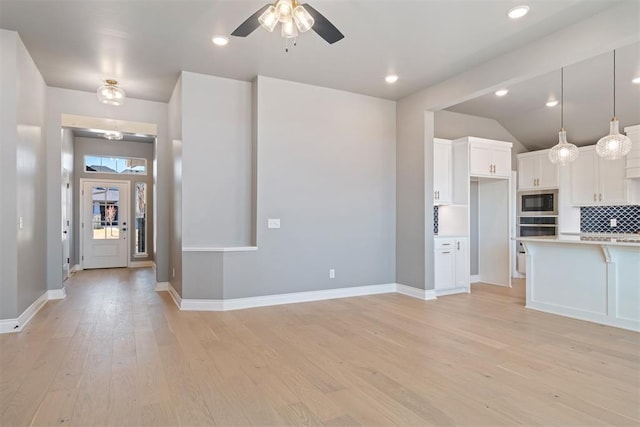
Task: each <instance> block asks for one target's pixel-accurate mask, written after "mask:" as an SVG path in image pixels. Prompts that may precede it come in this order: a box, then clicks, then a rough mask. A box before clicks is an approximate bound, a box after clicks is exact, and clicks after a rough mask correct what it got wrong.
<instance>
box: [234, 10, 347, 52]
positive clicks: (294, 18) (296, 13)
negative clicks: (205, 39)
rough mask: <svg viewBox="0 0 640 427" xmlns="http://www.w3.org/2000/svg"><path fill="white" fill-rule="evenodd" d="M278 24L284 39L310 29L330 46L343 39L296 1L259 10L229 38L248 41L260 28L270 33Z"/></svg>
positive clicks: (315, 14)
mask: <svg viewBox="0 0 640 427" xmlns="http://www.w3.org/2000/svg"><path fill="white" fill-rule="evenodd" d="M278 23H282V30H281V35H282V37H284V38H286V39H290V38H296V37H298V34H299V33H304V32H306V31H309V30H311V29H312V30H313V31H315V32H316V33H317V34H318V35H319V36H320V37H322V38H323V39H325V40H326V41H327V43H329V44H333V43H335V42H337V41H339V40H342V39H343V38H344V35H343V34H342V33H341V32H340V30H338V29H337V28H336V27H335V25H333V24H332V23H331V22H329V20H328V19H327V18H325V17H324V16H323V15H322V14H321V13H320V12H318V11H317V10H315V9H314V8H313V7H311V6H310V5H309V4H307V3H305V4H300V3H298V1H297V0H277V1H276V2H275V3H274V4H268V5H266V6H264V7H262V8H260V10H258V11H257V12H256V13H254V14H253V15H251V16H250V17H249V18H248V19H247V20H246V21H244V22H243V23H242V24H240V26H239V27H238V28H236V29H235V30H234V31H233V33H231V35H232V36H236V37H247V36H248V35H249V34H251V33H252V32H254V31H255V30H256V29H257V28H258V27H260V26H262V27H263V28H264V29H266V30H267V31H269V32H273V30H274V29H275V27H276V26H277V25H278Z"/></svg>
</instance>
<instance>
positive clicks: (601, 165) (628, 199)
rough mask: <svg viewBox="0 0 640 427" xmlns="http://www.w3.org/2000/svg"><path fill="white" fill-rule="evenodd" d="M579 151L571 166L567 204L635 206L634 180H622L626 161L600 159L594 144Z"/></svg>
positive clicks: (638, 193) (637, 193)
mask: <svg viewBox="0 0 640 427" xmlns="http://www.w3.org/2000/svg"><path fill="white" fill-rule="evenodd" d="M579 150H580V154H579V155H578V158H577V159H576V160H575V161H574V162H573V163H571V204H573V205H574V206H602V205H604V206H615V205H626V204H635V203H638V201H639V200H640V188H639V187H638V180H631V179H626V167H625V165H626V161H627V159H626V158H622V159H618V160H607V159H603V158H601V157H600V156H598V153H596V148H595V146H594V145H591V146H588V147H581V148H580V149H579Z"/></svg>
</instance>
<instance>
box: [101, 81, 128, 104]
mask: <svg viewBox="0 0 640 427" xmlns="http://www.w3.org/2000/svg"><path fill="white" fill-rule="evenodd" d="M97 93H98V100H99V101H100V102H102V103H103V104H108V105H122V104H123V103H124V98H125V96H126V95H125V93H124V90H122V89H121V88H120V87H118V82H117V81H116V80H111V79H107V80H105V81H104V85H102V86H100V87H99V88H98V92H97Z"/></svg>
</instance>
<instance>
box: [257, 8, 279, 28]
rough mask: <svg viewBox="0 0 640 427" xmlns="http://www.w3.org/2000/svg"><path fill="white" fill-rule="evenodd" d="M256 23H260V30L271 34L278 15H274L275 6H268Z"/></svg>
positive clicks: (276, 23)
mask: <svg viewBox="0 0 640 427" xmlns="http://www.w3.org/2000/svg"><path fill="white" fill-rule="evenodd" d="M258 22H260V25H262V28H264V29H265V30H267V31H269V32H270V33H271V32H273V29H274V28H275V27H276V25H278V14H277V13H276V8H275V6H269V8H268V9H267V10H265V11H264V13H263V14H262V15H260V17H259V18H258Z"/></svg>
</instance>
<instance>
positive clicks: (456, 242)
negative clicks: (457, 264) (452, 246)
mask: <svg viewBox="0 0 640 427" xmlns="http://www.w3.org/2000/svg"><path fill="white" fill-rule="evenodd" d="M456 243H457V244H458V250H460V242H456Z"/></svg>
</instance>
